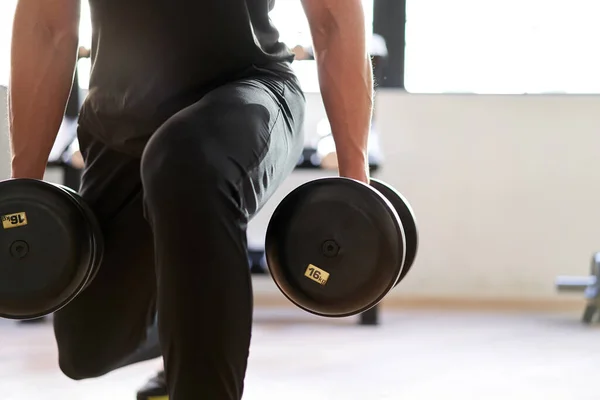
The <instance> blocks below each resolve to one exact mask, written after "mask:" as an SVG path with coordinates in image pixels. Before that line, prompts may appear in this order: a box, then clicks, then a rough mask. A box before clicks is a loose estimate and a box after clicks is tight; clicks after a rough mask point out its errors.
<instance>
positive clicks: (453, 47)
mask: <svg viewBox="0 0 600 400" xmlns="http://www.w3.org/2000/svg"><path fill="white" fill-rule="evenodd" d="M599 12H600V2H598V0H570V1H564V0H560V1H558V0H486V1H481V0H454V1H446V0H407V8H406V13H407V17H406V20H407V23H406V66H405V85H406V89H407V90H408V91H409V92H413V93H445V92H446V93H448V92H463V93H464V92H468V93H498V94H513V93H516V94H522V93H600V72H599V71H600V52H598V38H600V24H598V13H599Z"/></svg>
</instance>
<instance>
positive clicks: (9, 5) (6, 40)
mask: <svg viewBox="0 0 600 400" xmlns="http://www.w3.org/2000/svg"><path fill="white" fill-rule="evenodd" d="M16 4H17V0H0V86H7V85H8V79H9V73H10V39H11V36H12V20H13V16H14V14H15V6H16Z"/></svg>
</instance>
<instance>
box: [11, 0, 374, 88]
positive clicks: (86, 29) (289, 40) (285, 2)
mask: <svg viewBox="0 0 600 400" xmlns="http://www.w3.org/2000/svg"><path fill="white" fill-rule="evenodd" d="M16 2H17V0H0V85H1V84H4V85H6V83H7V82H8V71H9V60H10V31H11V26H12V17H13V15H14V6H15V4H16ZM363 3H364V9H365V14H366V25H367V32H368V34H369V35H370V34H371V33H372V30H373V29H372V26H373V0H363ZM271 19H272V20H273V23H274V24H275V25H276V26H277V28H278V29H279V32H280V34H281V40H282V41H283V42H285V43H286V44H287V45H288V46H290V47H294V46H296V45H310V43H311V35H310V31H309V28H308V22H307V20H306V17H305V16H304V11H303V9H302V4H301V2H300V0H277V1H276V2H275V9H274V10H273V11H272V12H271ZM91 36H92V28H91V21H90V9H89V4H88V2H87V1H82V5H81V25H80V41H81V45H83V46H86V47H88V48H89V47H90V46H91ZM294 68H295V69H296V72H297V74H298V76H299V78H300V81H301V82H302V86H303V88H304V90H307V91H318V79H317V75H316V68H315V66H314V62H311V61H301V62H295V63H294ZM89 72H90V61H89V60H86V59H84V60H81V61H80V62H79V85H80V86H81V87H82V88H84V89H86V88H87V87H88V82H89Z"/></svg>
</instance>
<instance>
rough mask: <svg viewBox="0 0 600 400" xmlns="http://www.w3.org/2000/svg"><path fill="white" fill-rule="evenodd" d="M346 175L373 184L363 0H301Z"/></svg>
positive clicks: (369, 67)
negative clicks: (368, 148)
mask: <svg viewBox="0 0 600 400" xmlns="http://www.w3.org/2000/svg"><path fill="white" fill-rule="evenodd" d="M302 4H303V7H304V10H305V12H306V16H307V18H308V22H309V25H310V30H311V34H312V38H313V46H314V53H315V59H316V61H317V66H318V73H319V84H320V87H321V96H322V97H323V102H324V105H325V110H326V112H327V117H328V119H329V123H330V125H331V129H332V133H333V138H334V141H335V145H336V152H337V157H338V166H339V172H340V175H341V176H345V177H349V178H354V179H358V180H361V181H363V182H368V155H367V143H368V137H369V131H370V126H371V115H372V108H373V70H372V65H371V60H370V57H369V55H368V53H367V48H366V32H365V17H364V10H363V6H362V2H361V0H302Z"/></svg>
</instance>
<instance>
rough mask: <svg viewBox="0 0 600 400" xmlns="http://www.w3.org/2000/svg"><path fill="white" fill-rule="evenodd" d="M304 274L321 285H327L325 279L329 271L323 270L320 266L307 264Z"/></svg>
mask: <svg viewBox="0 0 600 400" xmlns="http://www.w3.org/2000/svg"><path fill="white" fill-rule="evenodd" d="M304 276H305V277H307V278H308V279H311V280H313V281H315V282H317V283H318V284H319V285H322V286H325V285H327V281H328V280H329V272H327V271H323V270H322V269H321V268H319V267H316V266H314V265H312V264H308V268H306V272H304Z"/></svg>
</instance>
